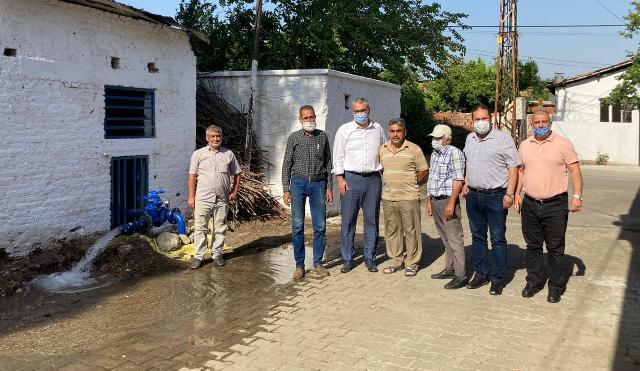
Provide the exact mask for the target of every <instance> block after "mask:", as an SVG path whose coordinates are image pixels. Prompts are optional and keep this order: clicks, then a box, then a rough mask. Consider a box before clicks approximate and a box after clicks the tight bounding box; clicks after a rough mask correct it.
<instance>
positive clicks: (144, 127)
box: [104, 85, 155, 139]
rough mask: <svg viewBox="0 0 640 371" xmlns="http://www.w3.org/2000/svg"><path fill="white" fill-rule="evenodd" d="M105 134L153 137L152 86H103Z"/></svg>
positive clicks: (153, 109)
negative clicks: (142, 87)
mask: <svg viewBox="0 0 640 371" xmlns="http://www.w3.org/2000/svg"><path fill="white" fill-rule="evenodd" d="M104 110H105V118H104V137H105V138H106V139H118V138H153V137H154V136H155V92H154V91H153V90H152V89H141V88H125V87H120V86H109V85H106V86H105V87H104Z"/></svg>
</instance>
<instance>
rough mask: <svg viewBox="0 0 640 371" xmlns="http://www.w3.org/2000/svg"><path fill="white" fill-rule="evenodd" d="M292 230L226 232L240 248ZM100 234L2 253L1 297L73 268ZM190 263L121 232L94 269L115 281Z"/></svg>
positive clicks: (237, 228)
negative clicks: (24, 252) (22, 253)
mask: <svg viewBox="0 0 640 371" xmlns="http://www.w3.org/2000/svg"><path fill="white" fill-rule="evenodd" d="M290 233H291V224H290V220H288V219H271V220H267V221H248V222H242V223H235V225H234V230H233V231H230V232H228V233H227V244H228V245H230V246H232V247H234V248H240V249H251V248H255V249H258V250H262V249H268V248H271V247H275V246H279V245H282V244H283V243H287V242H288V241H290V240H291V237H290ZM100 236H102V233H96V234H93V235H90V236H87V237H83V238H79V239H74V240H69V241H63V242H60V243H57V244H54V245H52V246H50V247H48V248H38V249H36V250H33V251H31V252H30V253H29V254H28V255H26V256H23V257H16V258H11V257H9V256H8V255H7V254H6V253H3V254H0V296H10V295H14V294H16V293H18V294H19V293H21V292H23V291H24V290H25V287H24V284H25V283H27V282H29V281H31V280H32V279H34V278H35V277H37V276H39V275H42V274H48V273H54V272H60V271H66V270H68V269H70V268H71V267H72V266H73V265H74V264H75V263H77V262H78V261H79V260H80V259H81V258H82V257H83V256H84V254H85V252H86V251H87V249H88V248H89V247H91V245H92V244H93V243H94V242H95V241H96V240H97V239H98V238H99V237H100ZM187 264H188V263H184V262H181V261H176V260H172V259H169V258H167V257H165V256H163V255H161V254H158V253H156V252H155V251H154V250H153V249H152V248H151V247H150V246H149V244H148V243H147V242H146V241H145V240H143V239H141V238H139V237H138V236H135V235H134V236H123V235H121V236H118V237H117V238H115V239H114V240H113V241H111V242H110V243H109V245H108V246H107V248H106V250H105V251H104V252H103V253H102V254H101V255H100V256H99V257H98V258H97V259H96V261H95V262H94V269H95V270H96V272H97V273H100V274H107V275H109V276H112V277H113V278H116V280H126V279H128V278H133V277H138V276H148V275H154V274H156V273H160V272H167V271H171V270H175V269H184V268H185V267H186V266H187Z"/></svg>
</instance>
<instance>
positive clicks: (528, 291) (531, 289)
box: [522, 283, 540, 298]
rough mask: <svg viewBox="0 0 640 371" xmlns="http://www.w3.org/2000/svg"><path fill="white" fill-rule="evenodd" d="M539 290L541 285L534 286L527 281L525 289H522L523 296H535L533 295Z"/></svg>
mask: <svg viewBox="0 0 640 371" xmlns="http://www.w3.org/2000/svg"><path fill="white" fill-rule="evenodd" d="M538 291H540V287H539V286H534V285H530V284H528V283H527V285H526V286H525V287H524V289H522V297H523V298H530V297H533V295H535V294H537V293H538Z"/></svg>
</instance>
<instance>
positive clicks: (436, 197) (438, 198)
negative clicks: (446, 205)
mask: <svg viewBox="0 0 640 371" xmlns="http://www.w3.org/2000/svg"><path fill="white" fill-rule="evenodd" d="M429 198H430V199H432V200H444V199H445V198H449V196H446V195H440V196H429Z"/></svg>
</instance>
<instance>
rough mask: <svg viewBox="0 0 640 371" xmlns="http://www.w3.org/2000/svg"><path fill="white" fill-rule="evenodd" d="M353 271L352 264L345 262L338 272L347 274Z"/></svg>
mask: <svg viewBox="0 0 640 371" xmlns="http://www.w3.org/2000/svg"><path fill="white" fill-rule="evenodd" d="M352 269H353V263H352V262H351V261H345V262H344V263H342V268H340V272H342V273H349V272H351V270H352Z"/></svg>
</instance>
